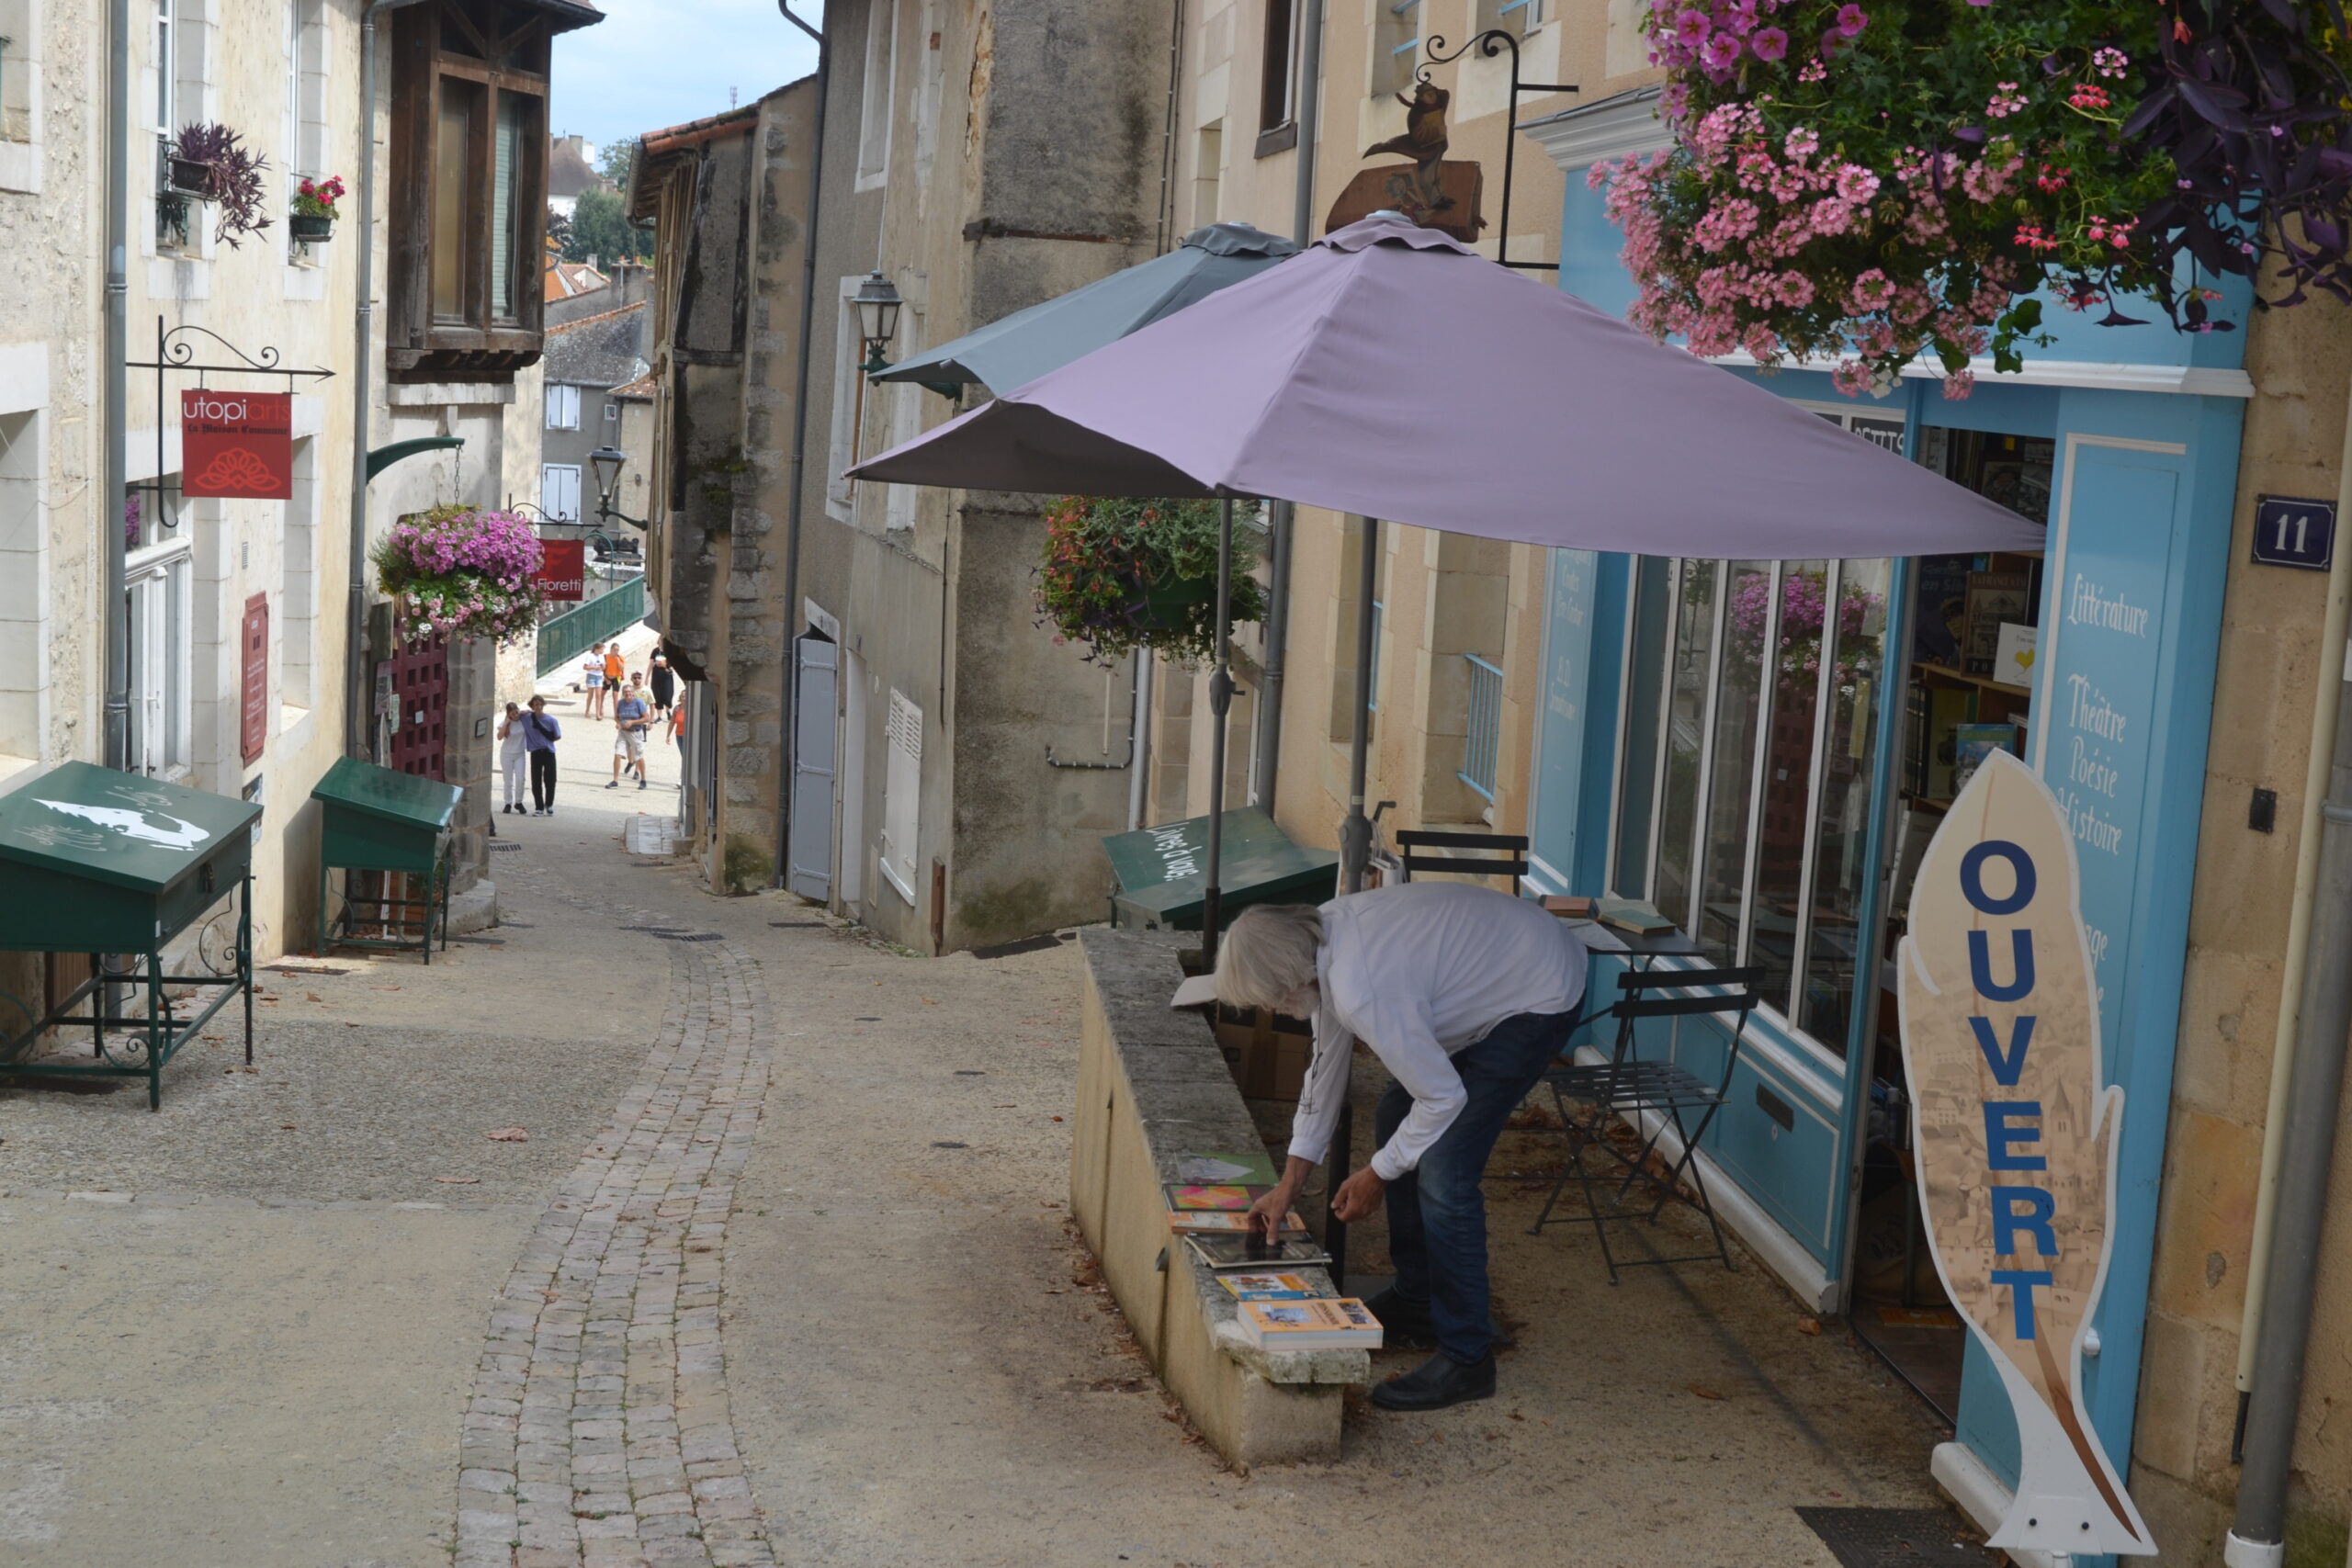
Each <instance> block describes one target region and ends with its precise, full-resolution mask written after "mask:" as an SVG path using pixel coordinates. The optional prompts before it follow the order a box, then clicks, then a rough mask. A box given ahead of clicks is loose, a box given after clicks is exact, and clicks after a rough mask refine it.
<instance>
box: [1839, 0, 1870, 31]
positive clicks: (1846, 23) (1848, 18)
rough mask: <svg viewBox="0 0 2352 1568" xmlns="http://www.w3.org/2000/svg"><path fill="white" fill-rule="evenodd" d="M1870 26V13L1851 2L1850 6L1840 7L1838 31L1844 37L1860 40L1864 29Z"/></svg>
mask: <svg viewBox="0 0 2352 1568" xmlns="http://www.w3.org/2000/svg"><path fill="white" fill-rule="evenodd" d="M1870 25H1871V18H1870V16H1869V13H1867V12H1865V11H1864V10H1863V9H1862V8H1861V7H1860V6H1856V5H1853V4H1851V3H1850V0H1849V4H1847V5H1844V6H1838V33H1839V34H1840V35H1841V36H1842V37H1845V38H1860V36H1861V31H1862V29H1863V28H1866V27H1869V26H1870Z"/></svg>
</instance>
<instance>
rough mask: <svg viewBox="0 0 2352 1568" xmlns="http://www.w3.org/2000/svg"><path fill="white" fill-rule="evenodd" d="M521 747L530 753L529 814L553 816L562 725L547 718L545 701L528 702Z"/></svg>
mask: <svg viewBox="0 0 2352 1568" xmlns="http://www.w3.org/2000/svg"><path fill="white" fill-rule="evenodd" d="M522 723H523V747H524V750H527V751H528V752H530V754H531V805H532V807H533V809H532V812H531V815H532V816H534V817H552V816H554V815H555V743H556V742H557V741H559V740H560V739H563V726H561V725H560V724H558V723H557V722H556V721H555V720H554V719H552V718H550V717H548V700H547V698H545V697H533V698H532V699H531V711H530V712H528V713H526V714H525V715H524V716H523V720H522Z"/></svg>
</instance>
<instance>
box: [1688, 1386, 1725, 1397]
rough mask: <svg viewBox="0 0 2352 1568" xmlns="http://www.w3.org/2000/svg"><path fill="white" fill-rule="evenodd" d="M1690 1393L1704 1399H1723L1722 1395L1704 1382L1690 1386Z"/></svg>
mask: <svg viewBox="0 0 2352 1568" xmlns="http://www.w3.org/2000/svg"><path fill="white" fill-rule="evenodd" d="M1691 1393H1695V1394H1697V1395H1698V1396H1699V1397H1700V1398H1702V1399H1721V1398H1722V1397H1723V1395H1722V1394H1720V1393H1716V1392H1715V1391H1714V1390H1713V1389H1711V1388H1709V1387H1708V1386H1707V1385H1706V1384H1705V1383H1702V1382H1694V1383H1692V1384H1691Z"/></svg>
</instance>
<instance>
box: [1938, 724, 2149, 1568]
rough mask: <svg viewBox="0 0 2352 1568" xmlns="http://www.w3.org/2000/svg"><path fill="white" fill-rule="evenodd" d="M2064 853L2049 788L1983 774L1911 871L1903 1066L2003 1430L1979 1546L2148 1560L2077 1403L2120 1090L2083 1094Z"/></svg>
mask: <svg viewBox="0 0 2352 1568" xmlns="http://www.w3.org/2000/svg"><path fill="white" fill-rule="evenodd" d="M2079 887H2080V877H2079V874H2078V873H2077V869H2076V865H2075V832H2074V830H2073V827H2072V825H2071V824H2070V822H2069V818H2068V814H2067V812H2066V811H2065V809H2064V807H2061V806H2060V804H2059V802H2058V799H2057V797H2056V796H2055V795H2052V793H2051V791H2050V788H2049V786H2048V785H2047V784H2044V783H2042V781H2041V778H2040V776H2039V775H2037V774H2036V773H2033V771H2032V770H2031V769H2030V768H2028V767H2027V766H2026V765H2025V764H2024V763H2023V762H2020V761H2018V760H2017V759H2016V758H2014V757H2011V756H2009V755H2008V754H2007V753H2006V752H1998V751H1996V752H1994V753H1992V754H1991V755H1989V756H1987V757H1986V758H1985V761H1984V763H1983V764H1982V765H1981V766H1979V767H1978V769H1977V770H1976V773H1975V774H1974V776H1973V778H1971V779H1970V780H1969V782H1968V784H1967V787H1966V788H1964V789H1963V790H1962V791H1961V794H1960V798H1959V799H1957V800H1956V801H1954V802H1953V803H1952V807H1951V812H1950V813H1949V814H1948V815H1947V816H1946V817H1945V818H1944V822H1943V826H1942V827H1941V828H1940V829H1938V831H1937V833H1936V837H1935V840H1934V841H1933V842H1932V843H1930V844H1929V845H1928V853H1927V856H1926V858H1925V859H1924V860H1923V861H1922V862H1921V863H1920V868H1919V875H1918V882H1917V886H1916V887H1915V889H1914V891H1913V894H1912V900H1911V924H1910V932H1909V934H1908V935H1907V936H1905V938H1904V941H1903V951H1902V954H1901V960H1900V963H1899V965H1898V969H1899V978H1898V985H1899V992H1898V996H1899V1001H1900V1006H1901V1009H1902V1019H1903V1057H1904V1065H1905V1068H1906V1069H1907V1070H1908V1072H1909V1075H1910V1081H1911V1089H1912V1096H1913V1106H1912V1116H1913V1134H1912V1135H1913V1145H1914V1148H1915V1150H1916V1153H1917V1159H1918V1165H1919V1177H1920V1201H1921V1205H1922V1207H1923V1209H1924V1210H1925V1213H1926V1214H1927V1220H1928V1242H1929V1246H1930V1247H1931V1249H1932V1250H1933V1252H1934V1254H1935V1259H1936V1268H1937V1270H1938V1271H1939V1273H1940V1274H1941V1275H1942V1276H1943V1281H1944V1288H1945V1290H1946V1291H1947V1292H1949V1293H1950V1295H1951V1300H1952V1303H1953V1304H1954V1305H1955V1306H1956V1307H1958V1308H1959V1310H1960V1312H1961V1314H1962V1316H1963V1317H1965V1318H1966V1319H1967V1320H1968V1323H1969V1326H1970V1327H1971V1328H1973V1330H1974V1331H1975V1334H1976V1338H1977V1341H1978V1344H1979V1345H1980V1346H1981V1347H1982V1348H1983V1349H1984V1350H1985V1354H1986V1355H1987V1356H1988V1357H1989V1358H1990V1359H1991V1360H1992V1362H1993V1364H1994V1366H1995V1367H1996V1368H1997V1369H1998V1371H1999V1372H2000V1377H2001V1383H2002V1387H2003V1388H2004V1389H2005V1390H2006V1391H2007V1394H2008V1397H2009V1404H2010V1407H2011V1409H2012V1410H2013V1411H2014V1412H2015V1414H2016V1416H2017V1424H2018V1439H2019V1448H2020V1464H2019V1467H2018V1468H2019V1472H2018V1487H2017V1494H2016V1496H2015V1497H2014V1499H2013V1500H2012V1501H2011V1503H2010V1506H2009V1508H2008V1511H2007V1514H2006V1515H2005V1516H2004V1517H2003V1518H2002V1520H2001V1525H2000V1528H1999V1529H1996V1531H1994V1532H1993V1535H1992V1538H1991V1540H1989V1541H1988V1542H1987V1544H1988V1545H1991V1546H1995V1547H2000V1548H2007V1549H2010V1550H2018V1549H2026V1550H2032V1551H2044V1552H2052V1553H2063V1554H2066V1555H2067V1556H2070V1557H2089V1556H2097V1555H2099V1554H2102V1553H2109V1552H2116V1553H2126V1554H2131V1555H2153V1554H2154V1551H2155V1550H2156V1548H2155V1543H2154V1540H2153V1538H2151V1537H2150V1535H2149V1534H2148V1529H2147V1526H2146V1525H2145V1524H2143V1523H2142V1522H2141V1518H2140V1515H2139V1511H2138V1510H2137V1509H2136V1508H2134V1507H2133V1506H2132V1504H2131V1497H2130V1496H2129V1495H2126V1493H2125V1492H2124V1489H2123V1483H2122V1481H2121V1479H2120V1477H2119V1476H2118V1475H2117V1474H2116V1471H2115V1466H2114V1464H2113V1463H2112V1462H2111V1461H2109V1458H2108V1456H2107V1453H2106V1451H2105V1450H2104V1449H2103V1448H2102V1447H2101V1446H2100V1443H2099V1438H2098V1431H2097V1429H2096V1428H2095V1427H2093V1425H2092V1422H2091V1417H2090V1415H2089V1411H2088V1407H2087V1405H2086V1402H2085V1399H2084V1396H2083V1358H2084V1355H2085V1353H2086V1346H2087V1348H2088V1350H2089V1353H2090V1354H2093V1355H2096V1354H2097V1353H2098V1351H2097V1347H2096V1344H2095V1343H2093V1342H2090V1341H2089V1335H2090V1332H2091V1324H2092V1317H2093V1314H2094V1312H2095V1311H2096V1309H2097V1307H2098V1297H2099V1292H2100V1290H2101V1289H2102V1288H2103V1286H2104V1285H2105V1283H2106V1280H2107V1269H2108V1258H2109V1251H2110V1249H2111V1245H2112V1238H2111V1235H2110V1227H2111V1221H2112V1216H2113V1207H2114V1201H2115V1198H2114V1194H2115V1164H2116V1160H2115V1156H2116V1145H2117V1142H2118V1140H2119V1138H2120V1134H2121V1130H2122V1120H2123V1090H2122V1089H2120V1087H2109V1086H2108V1085H2107V1084H2106V1082H2105V1079H2104V1078H2103V1077H2102V1076H2101V1068H2100V1063H2099V1009H2098V1003H2097V1001H2096V999H2095V998H2096V997H2097V991H2096V989H2095V981H2094V978H2093V968H2092V956H2091V936H2090V932H2089V930H2088V929H2087V928H2086V926H2085V924H2084V922H2083V918H2082V912H2081V908H2080V901H2079Z"/></svg>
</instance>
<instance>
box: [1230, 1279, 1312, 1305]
mask: <svg viewBox="0 0 2352 1568" xmlns="http://www.w3.org/2000/svg"><path fill="white" fill-rule="evenodd" d="M1217 1283H1219V1284H1221V1285H1223V1286H1224V1287H1225V1288H1226V1289H1227V1290H1228V1291H1230V1292H1233V1297H1234V1299H1235V1300H1236V1301H1244V1302H1305V1301H1318V1300H1321V1299H1323V1298H1325V1297H1327V1296H1329V1294H1330V1293H1331V1292H1329V1291H1324V1290H1318V1289H1317V1288H1316V1286H1315V1285H1314V1284H1313V1283H1311V1282H1310V1281H1309V1280H1307V1278H1306V1275H1304V1274H1220V1275H1218V1276H1217Z"/></svg>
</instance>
